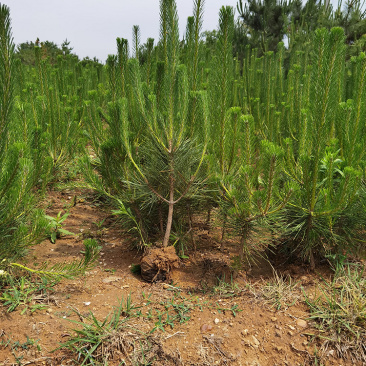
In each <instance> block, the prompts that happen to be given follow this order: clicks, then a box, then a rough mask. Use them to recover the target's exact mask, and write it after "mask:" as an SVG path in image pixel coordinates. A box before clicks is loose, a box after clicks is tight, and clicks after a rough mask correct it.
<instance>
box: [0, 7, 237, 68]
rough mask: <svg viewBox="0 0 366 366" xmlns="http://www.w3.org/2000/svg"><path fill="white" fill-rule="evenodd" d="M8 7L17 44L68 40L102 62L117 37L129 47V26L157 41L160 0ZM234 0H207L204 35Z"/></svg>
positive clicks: (184, 13) (182, 11) (183, 10)
mask: <svg viewBox="0 0 366 366" xmlns="http://www.w3.org/2000/svg"><path fill="white" fill-rule="evenodd" d="M0 3H2V4H6V5H7V6H8V7H9V8H10V14H11V19H12V30H13V37H14V42H15V43H16V44H19V43H22V42H26V41H33V42H34V41H35V40H36V39H37V37H38V38H39V39H40V40H41V41H52V42H55V43H57V44H58V45H60V44H61V43H62V42H63V41H64V40H65V39H66V38H67V40H68V41H70V42H71V44H70V46H71V47H73V48H74V50H73V52H74V53H76V54H77V55H78V56H79V57H81V58H83V57H85V56H89V57H90V58H93V57H94V56H95V57H97V58H98V59H99V60H100V61H102V62H104V61H105V60H106V58H107V56H108V54H112V53H116V38H117V37H120V38H121V37H122V38H127V39H128V40H129V42H131V38H132V26H133V25H139V26H140V33H141V43H144V42H145V41H146V39H147V38H149V37H151V38H155V41H157V40H158V37H159V0H0ZM176 3H177V7H178V15H179V29H180V33H181V35H183V33H184V30H185V28H186V21H187V17H188V16H190V15H192V14H193V0H176ZM236 3H237V0H206V1H205V8H204V24H203V30H213V29H216V28H217V26H218V19H219V18H218V13H219V9H220V7H221V6H222V5H230V6H233V7H234V8H236Z"/></svg>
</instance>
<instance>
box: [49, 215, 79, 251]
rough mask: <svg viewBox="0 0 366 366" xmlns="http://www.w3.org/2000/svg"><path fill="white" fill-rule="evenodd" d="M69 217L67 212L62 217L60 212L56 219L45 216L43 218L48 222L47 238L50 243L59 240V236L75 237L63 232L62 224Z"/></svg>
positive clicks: (70, 233) (68, 232)
mask: <svg viewBox="0 0 366 366" xmlns="http://www.w3.org/2000/svg"><path fill="white" fill-rule="evenodd" d="M69 215H70V213H69V212H66V213H65V214H63V215H62V211H60V212H59V213H58V214H57V216H56V217H52V216H49V215H45V218H46V219H47V220H49V231H48V236H49V238H50V241H51V243H53V244H55V243H56V239H59V238H60V237H61V235H75V234H74V233H72V232H70V231H68V230H65V229H64V228H63V227H62V223H63V222H64V221H65V220H66V219H67V218H68V216H69Z"/></svg>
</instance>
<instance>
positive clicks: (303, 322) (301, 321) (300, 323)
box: [296, 319, 308, 328]
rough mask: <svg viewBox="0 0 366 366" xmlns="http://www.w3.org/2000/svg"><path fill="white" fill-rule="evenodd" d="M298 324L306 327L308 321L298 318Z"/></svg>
mask: <svg viewBox="0 0 366 366" xmlns="http://www.w3.org/2000/svg"><path fill="white" fill-rule="evenodd" d="M296 324H297V325H298V326H299V327H301V328H306V327H307V326H308V323H307V322H306V321H305V320H303V319H297V321H296Z"/></svg>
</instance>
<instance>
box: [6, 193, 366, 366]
mask: <svg viewBox="0 0 366 366" xmlns="http://www.w3.org/2000/svg"><path fill="white" fill-rule="evenodd" d="M72 203H76V205H75V206H73V207H71V208H70V215H69V217H68V218H67V220H66V221H65V222H64V226H63V227H64V228H65V229H67V230H69V231H71V232H73V233H75V234H77V235H76V236H74V237H73V236H65V237H62V238H60V239H58V240H57V241H56V243H55V244H52V243H51V242H50V241H49V240H45V241H44V242H42V243H41V244H40V245H38V246H35V247H34V248H33V249H32V250H31V251H30V253H29V255H28V256H27V258H26V264H27V265H28V266H29V267H32V268H37V266H38V265H39V264H40V263H42V262H44V261H48V262H49V263H50V264H53V263H58V262H63V261H72V260H76V259H78V258H81V256H82V254H81V251H82V250H83V240H84V239H86V238H90V237H94V238H97V239H98V240H99V241H100V243H101V246H102V249H101V253H100V258H99V260H98V264H97V266H96V267H95V268H93V269H92V270H90V271H89V272H87V273H86V274H85V276H82V277H79V278H76V279H73V280H62V281H61V282H60V283H59V284H57V285H56V286H55V287H54V288H53V290H52V292H51V293H49V294H48V295H47V296H45V297H43V298H42V299H41V300H39V302H38V303H39V304H40V305H43V306H42V307H41V308H40V309H37V310H36V311H34V312H32V311H31V310H32V309H31V308H29V309H25V308H24V306H23V307H22V306H20V307H18V308H17V309H16V310H15V311H13V312H7V309H6V308H5V307H3V308H0V341H1V345H0V365H79V364H81V363H82V361H81V360H77V359H76V358H77V355H75V354H70V353H69V352H68V351H67V350H65V349H61V350H57V351H55V352H52V351H53V350H55V349H56V348H57V347H58V346H59V344H60V343H62V342H66V341H67V340H68V339H70V336H73V335H74V330H73V329H75V328H78V327H80V324H77V323H74V322H73V321H77V322H79V323H84V324H86V323H88V322H91V315H90V314H91V312H92V313H93V314H94V317H95V318H96V319H97V320H98V321H103V320H104V319H105V318H106V317H107V316H108V314H111V312H112V311H113V309H114V308H115V307H117V306H118V305H119V304H121V302H122V303H123V304H127V302H128V301H130V306H131V304H132V308H133V312H134V314H135V316H133V317H131V318H130V320H129V321H128V322H126V324H128V326H126V328H124V329H125V332H126V333H125V334H124V335H122V336H121V335H119V336H120V337H130V338H131V337H132V338H133V337H135V339H134V341H133V342H132V341H130V342H129V343H128V344H129V346H130V348H131V349H129V350H127V351H126V350H121V348H119V349H118V347H116V349H115V350H113V349H111V350H110V351H109V353H108V352H107V351H106V352H105V360H106V359H107V357H109V361H108V362H105V363H103V364H108V365H119V364H121V365H122V364H127V365H130V364H131V365H134V364H140V363H134V362H135V361H134V359H133V358H132V356H131V357H129V356H128V354H130V355H132V353H133V348H136V349H137V348H138V347H137V346H136V345H137V344H138V341H139V340H138V339H137V338H136V334H138V333H137V331H132V329H134V330H138V331H139V332H142V333H143V334H144V335H146V337H147V338H146V337H145V340H148V342H149V344H150V346H151V345H152V347H150V350H149V352H150V353H151V352H153V353H154V355H153V356H151V355H149V357H150V360H152V361H151V364H153V365H242V366H244V365H247V366H266V365H271V366H275V365H278V366H279V365H288V366H293V365H294V366H295V365H317V364H320V363H318V361H317V357H316V349H318V348H319V344H317V343H316V342H312V341H311V338H312V337H311V334H314V329H312V327H311V322H310V321H309V320H308V316H309V313H308V311H307V307H306V306H305V304H304V301H303V296H302V291H301V287H302V288H303V289H304V291H305V292H307V293H308V295H309V296H315V294H314V293H313V292H314V291H315V288H316V287H315V284H316V283H317V281H319V276H318V275H317V274H313V273H308V272H307V268H306V267H305V266H301V265H291V266H288V267H285V268H282V267H279V268H276V270H278V273H283V274H285V275H289V276H291V278H292V281H293V283H296V284H297V285H296V286H295V287H294V290H293V294H292V296H290V297H289V298H288V301H285V299H283V300H284V303H277V304H273V302H271V301H269V299H268V297H265V296H264V295H263V292H262V290H261V289H262V288H263V287H264V286H266V284H267V283H268V282H270V281H275V280H276V276H274V274H273V270H272V269H271V267H270V266H269V265H268V264H267V265H266V264H261V265H260V266H259V267H255V268H253V270H251V271H247V272H244V271H239V273H237V274H236V275H237V277H236V278H235V280H234V281H233V282H232V281H228V282H229V283H228V284H226V285H225V283H224V282H221V283H220V282H218V280H217V276H220V275H221V274H222V273H220V272H222V271H223V268H226V267H225V263H230V257H231V256H232V251H233V250H235V248H234V247H233V248H234V249H233V248H232V244H233V243H231V242H230V241H229V242H228V244H227V245H226V248H225V251H224V252H222V251H221V250H220V249H219V246H218V245H217V243H216V241H215V234H214V233H210V234H208V233H207V230H204V229H197V230H195V236H196V242H197V247H198V250H197V252H196V253H188V255H189V258H187V259H184V260H182V262H181V265H180V267H179V268H178V269H175V270H174V271H173V273H172V280H171V281H169V283H154V284H150V283H147V282H144V281H143V280H142V279H141V277H140V276H139V275H138V274H133V273H132V272H131V265H133V264H138V263H139V262H140V259H141V254H140V253H138V252H136V250H135V249H133V248H132V246H131V237H130V236H129V235H128V233H126V232H125V231H123V230H122V229H121V228H120V225H118V223H117V224H116V221H115V218H114V217H111V216H110V211H108V210H107V208H105V207H104V206H103V204H101V203H100V202H99V201H98V200H96V199H95V196H93V194H92V193H91V192H90V191H71V190H69V191H63V192H61V191H59V192H51V193H50V194H49V197H48V199H47V201H46V205H47V209H46V211H47V214H48V215H51V216H56V215H57V213H58V212H59V211H61V210H65V209H67V208H68V207H70V206H72ZM103 220H104V221H103ZM207 253H209V254H208V255H207ZM217 263H218V265H217ZM34 301H36V300H34ZM276 305H278V306H276ZM22 312H23V314H22ZM128 327H130V328H128ZM154 328H155V330H154ZM153 330H154V331H153ZM152 331H153V332H152ZM142 333H141V334H142ZM132 338H131V339H132ZM124 339H127V338H124ZM125 344H127V343H125ZM140 344H141V342H140ZM112 348H113V347H112ZM126 354H127V356H126ZM147 356H148V355H146V359H147V358H148V357H147ZM140 358H141V357H140ZM122 361H124V362H125V363H123V362H122ZM149 362H150V361H149ZM321 362H322V364H323V365H337V366H338V365H357V364H356V363H353V362H351V361H346V360H342V359H338V358H337V357H336V353H335V352H334V351H332V350H329V352H328V353H326V354H325V355H324V356H323V359H322V361H321ZM141 364H143V363H141ZM146 364H149V363H147V361H146ZM360 365H361V363H360Z"/></svg>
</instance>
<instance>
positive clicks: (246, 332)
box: [241, 329, 249, 337]
mask: <svg viewBox="0 0 366 366" xmlns="http://www.w3.org/2000/svg"><path fill="white" fill-rule="evenodd" d="M248 333H249V330H248V329H244V330H242V331H241V334H242V335H243V336H244V337H245V336H246V335H248Z"/></svg>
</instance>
